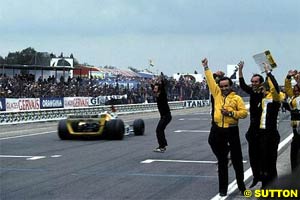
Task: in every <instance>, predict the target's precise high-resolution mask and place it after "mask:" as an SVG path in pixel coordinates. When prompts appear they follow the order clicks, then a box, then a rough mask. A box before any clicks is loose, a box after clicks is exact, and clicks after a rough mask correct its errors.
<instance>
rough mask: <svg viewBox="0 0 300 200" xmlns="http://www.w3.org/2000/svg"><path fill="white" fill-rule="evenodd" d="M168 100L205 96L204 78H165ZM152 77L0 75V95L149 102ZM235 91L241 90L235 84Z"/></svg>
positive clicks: (150, 100) (205, 97) (207, 96)
mask: <svg viewBox="0 0 300 200" xmlns="http://www.w3.org/2000/svg"><path fill="white" fill-rule="evenodd" d="M167 80H168V83H167V91H168V99H169V100H170V101H178V100H203V99H208V98H209V93H208V88H207V85H206V82H205V80H203V81H202V82H195V81H194V80H192V79H190V78H183V77H181V78H180V79H179V80H175V79H174V78H172V77H167ZM153 81H154V79H149V78H148V79H147V78H141V77H125V76H116V77H110V78H104V79H100V78H96V77H94V78H93V77H91V78H80V77H76V78H75V77H73V78H71V77H69V78H67V79H66V80H65V79H64V77H61V78H60V79H59V80H57V79H56V78H55V77H54V76H49V77H48V78H47V79H42V78H41V77H40V78H39V79H38V80H37V81H36V80H35V77H34V75H32V74H26V75H20V74H19V75H15V76H13V77H10V76H7V75H6V74H0V97H4V98H40V97H74V96H80V97H97V96H111V95H127V98H124V99H123V100H122V102H119V103H124V104H126V103H144V102H145V101H147V102H149V103H151V102H153V101H154V99H153V96H152V90H151V84H152V83H153ZM235 88H236V91H237V92H238V93H240V94H241V93H242V91H241V90H240V89H239V87H238V85H235Z"/></svg>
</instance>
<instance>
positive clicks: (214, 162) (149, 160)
mask: <svg viewBox="0 0 300 200" xmlns="http://www.w3.org/2000/svg"><path fill="white" fill-rule="evenodd" d="M153 162H173V163H200V164H216V163H217V161H207V160H162V159H147V160H144V161H141V163H143V164H149V163H153ZM243 163H247V161H245V160H244V161H243Z"/></svg>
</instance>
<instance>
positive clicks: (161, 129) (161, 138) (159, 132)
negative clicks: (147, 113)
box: [156, 114, 172, 148]
mask: <svg viewBox="0 0 300 200" xmlns="http://www.w3.org/2000/svg"><path fill="white" fill-rule="evenodd" d="M171 120H172V116H171V114H169V115H163V116H161V117H160V120H159V122H158V124H157V127H156V137H157V141H158V145H159V148H164V147H166V146H168V143H167V140H166V135H165V129H166V127H167V125H168V124H169V123H170V122H171Z"/></svg>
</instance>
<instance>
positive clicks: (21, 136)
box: [0, 131, 57, 141]
mask: <svg viewBox="0 0 300 200" xmlns="http://www.w3.org/2000/svg"><path fill="white" fill-rule="evenodd" d="M56 132H57V131H48V132H42V133H32V134H27V135H17V136H11V137H4V138H0V141H1V140H9V139H15V138H23V137H31V136H36V135H45V134H49V133H56Z"/></svg>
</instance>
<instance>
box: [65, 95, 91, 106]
mask: <svg viewBox="0 0 300 200" xmlns="http://www.w3.org/2000/svg"><path fill="white" fill-rule="evenodd" d="M88 106H89V97H65V98H64V108H78V107H88Z"/></svg>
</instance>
